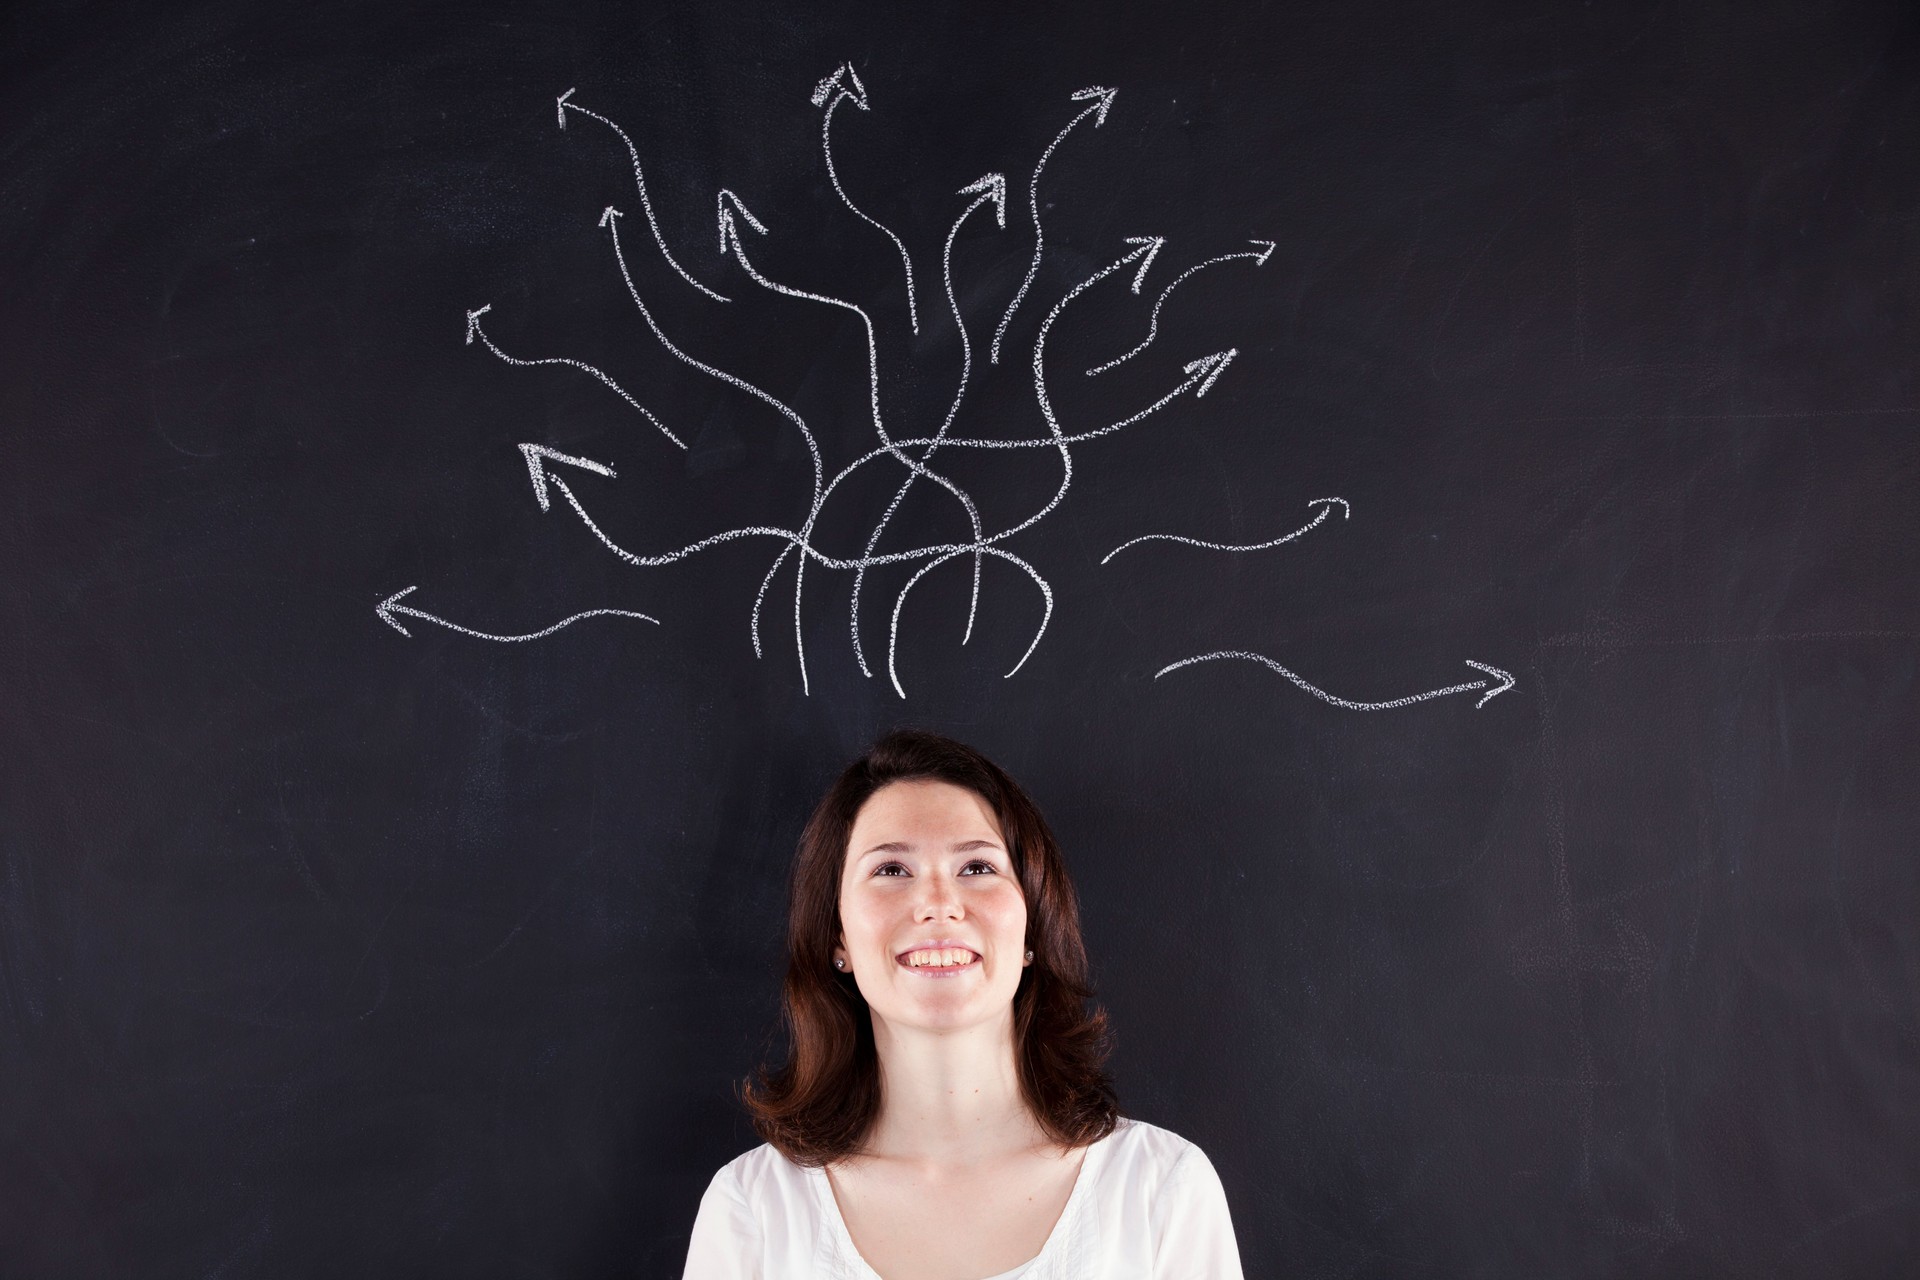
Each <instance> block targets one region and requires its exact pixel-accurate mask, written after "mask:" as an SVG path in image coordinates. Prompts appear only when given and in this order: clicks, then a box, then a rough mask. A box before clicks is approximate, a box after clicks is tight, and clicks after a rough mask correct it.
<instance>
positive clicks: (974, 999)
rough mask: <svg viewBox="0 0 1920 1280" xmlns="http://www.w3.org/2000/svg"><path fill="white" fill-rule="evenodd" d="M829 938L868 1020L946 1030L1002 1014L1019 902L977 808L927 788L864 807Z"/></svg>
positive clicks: (898, 789)
mask: <svg viewBox="0 0 1920 1280" xmlns="http://www.w3.org/2000/svg"><path fill="white" fill-rule="evenodd" d="M840 929H841V933H840V945H839V946H837V947H836V948H834V953H833V954H834V958H835V959H844V960H845V961H846V962H847V968H846V972H849V973H851V974H852V975H853V978H854V981H855V982H857V983H859V985H860V994H861V995H862V996H864V997H866V1001H867V1004H868V1006H869V1007H871V1009H872V1010H873V1014H874V1018H875V1019H876V1022H878V1020H880V1019H885V1020H886V1021H887V1022H888V1023H890V1024H893V1025H895V1026H911V1027H919V1028H923V1029H926V1030H932V1031H947V1030H955V1029H959V1028H962V1027H969V1026H974V1025H977V1024H979V1023H982V1022H987V1021H991V1020H993V1019H995V1018H999V1017H1004V1016H1006V1013H1007V1010H1008V1009H1009V1008H1010V1007H1011V1005H1012V1003H1013V994H1014V991H1015V990H1016V989H1017V988H1018V987H1019V985H1020V971H1021V969H1023V968H1024V967H1025V963H1026V962H1025V958H1024V956H1025V951H1026V936H1027V903H1026V899H1025V898H1024V897H1023V896H1022V895H1021V892H1020V882H1019V881H1018V880H1017V879H1016V878H1015V876H1014V871H1013V861H1012V859H1011V858H1010V857H1008V855H1007V848H1006V843H1005V841H1004V839H1003V837H1002V836H1001V833H1000V825H999V823H998V822H996V821H995V820H994V816H993V810H992V809H991V808H990V807H989V806H988V805H987V802H986V801H985V800H984V799H982V798H981V797H980V796H979V795H978V794H977V793H975V792H973V791H969V790H968V789H966V788H965V787H956V786H954V785H952V784H951V783H946V782H932V781H916V782H894V783H889V784H888V785H886V786H884V787H882V788H880V790H878V791H876V792H874V793H873V795H872V796H870V797H868V799H867V802H866V804H865V805H863V806H861V809H860V812H859V815H858V816H857V817H855V819H854V822H853V835H852V837H851V838H850V839H849V840H848V842H847V857H846V862H845V863H844V864H843V865H842V867H841V870H840ZM876 1029H877V1027H876Z"/></svg>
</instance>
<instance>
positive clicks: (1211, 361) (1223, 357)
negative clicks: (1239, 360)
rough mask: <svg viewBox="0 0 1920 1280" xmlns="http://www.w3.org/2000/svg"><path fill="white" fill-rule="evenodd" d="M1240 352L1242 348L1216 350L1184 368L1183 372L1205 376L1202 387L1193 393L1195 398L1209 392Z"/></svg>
mask: <svg viewBox="0 0 1920 1280" xmlns="http://www.w3.org/2000/svg"><path fill="white" fill-rule="evenodd" d="M1239 354H1240V348H1238V347H1229V348H1228V349H1227V350H1225V351H1216V352H1214V353H1213V354H1212V355H1210V356H1201V357H1200V358H1199V359H1198V360H1195V361H1194V362H1193V363H1192V364H1190V365H1188V366H1186V367H1185V368H1184V369H1182V370H1181V372H1182V373H1190V374H1193V375H1195V376H1196V377H1201V376H1204V378H1205V381H1203V382H1202V383H1201V384H1200V389H1199V390H1198V391H1196V392H1194V393H1193V398H1194V399H1196V400H1198V399H1199V398H1200V397H1201V396H1203V395H1205V394H1207V392H1208V391H1209V390H1211V389H1212V387H1213V384H1214V382H1215V380H1216V379H1218V378H1219V377H1220V375H1221V374H1222V373H1224V372H1225V371H1226V368H1227V366H1228V365H1230V364H1232V363H1233V358H1234V357H1235V356H1237V355H1239Z"/></svg>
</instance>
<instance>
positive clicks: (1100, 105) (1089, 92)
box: [1073, 85, 1120, 129]
mask: <svg viewBox="0 0 1920 1280" xmlns="http://www.w3.org/2000/svg"><path fill="white" fill-rule="evenodd" d="M1119 93H1120V91H1119V90H1118V89H1103V88H1101V87H1100V86H1099V85H1094V86H1093V87H1092V88H1090V89H1081V90H1080V91H1079V92H1077V93H1075V94H1074V95H1073V101H1075V102H1087V101H1091V102H1092V103H1093V104H1094V109H1095V110H1096V111H1098V112H1099V113H1100V114H1099V118H1098V119H1096V120H1095V121H1094V122H1093V127H1094V128H1096V129H1098V128H1099V127H1100V126H1101V125H1103V124H1105V123H1106V122H1107V112H1108V110H1110V109H1111V108H1112V106H1113V100H1114V98H1115V97H1117V96H1118V95H1119Z"/></svg>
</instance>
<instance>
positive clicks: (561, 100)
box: [553, 86, 578, 129]
mask: <svg viewBox="0 0 1920 1280" xmlns="http://www.w3.org/2000/svg"><path fill="white" fill-rule="evenodd" d="M575 87H576V88H577V87H578V86H575ZM572 96H573V90H572V89H569V90H567V91H566V92H565V93H563V94H561V95H560V96H559V97H558V98H555V99H554V100H553V114H554V115H556V116H558V117H559V119H560V127H561V128H562V129H564V128H566V127H567V99H568V98H571V97H572Z"/></svg>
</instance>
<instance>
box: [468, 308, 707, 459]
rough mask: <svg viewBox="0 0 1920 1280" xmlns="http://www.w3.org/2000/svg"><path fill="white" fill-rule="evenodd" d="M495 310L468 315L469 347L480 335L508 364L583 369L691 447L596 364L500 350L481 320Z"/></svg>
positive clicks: (667, 434) (668, 434)
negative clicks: (531, 357) (526, 357)
mask: <svg viewBox="0 0 1920 1280" xmlns="http://www.w3.org/2000/svg"><path fill="white" fill-rule="evenodd" d="M491 310H493V304H492V303H491V302H489V303H488V304H487V305H486V306H484V307H476V308H475V309H473V310H471V311H469V312H467V345H468V346H472V345H473V340H474V338H475V337H476V336H477V337H478V338H479V339H480V341H481V342H482V343H483V344H485V346H486V348H487V350H489V351H491V352H493V354H494V355H496V356H498V357H499V358H500V359H502V360H504V361H506V362H507V363H508V364H517V365H520V366H522V367H524V368H531V367H532V366H534V365H541V364H564V365H568V366H570V367H572V368H575V369H579V370H581V371H583V372H585V373H590V374H592V375H593V376H594V377H596V378H598V379H600V381H601V382H603V383H605V384H606V385H607V386H609V387H611V388H613V390H614V392H615V393H616V394H617V395H618V396H619V397H620V398H621V399H622V400H625V401H626V402H627V403H628V404H630V405H632V406H633V407H634V408H635V409H636V410H638V411H639V413H640V416H641V417H643V418H645V419H646V420H647V421H648V422H651V423H652V424H653V425H654V426H655V427H658V428H659V429H660V434H661V435H663V436H665V437H666V438H667V439H669V440H671V441H673V443H674V444H675V445H676V446H677V447H679V448H682V449H684V448H686V447H687V446H686V445H685V444H684V443H683V442H682V441H681V439H680V437H679V436H677V435H675V434H673V432H671V431H669V430H667V424H666V423H664V422H662V421H660V419H658V418H656V417H654V416H653V413H652V412H651V411H650V410H649V409H648V408H647V407H646V406H645V405H643V404H641V403H640V402H639V401H638V400H635V399H634V398H633V397H632V396H631V395H629V394H627V389H626V388H625V387H622V386H621V385H620V384H619V383H617V382H615V381H614V380H613V379H612V378H610V377H608V376H607V375H606V374H604V373H602V372H600V370H598V369H596V368H594V367H593V366H592V365H590V364H587V363H586V362H585V361H582V360H575V359H573V358H572V357H571V356H547V357H544V358H542V359H539V360H521V359H519V358H517V357H514V356H510V355H508V354H507V353H506V352H504V351H502V350H501V349H500V348H499V347H497V346H495V345H494V343H493V339H492V338H489V337H488V336H487V333H486V330H484V329H482V328H481V327H480V317H481V316H483V315H485V314H487V312H489V311H491Z"/></svg>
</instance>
